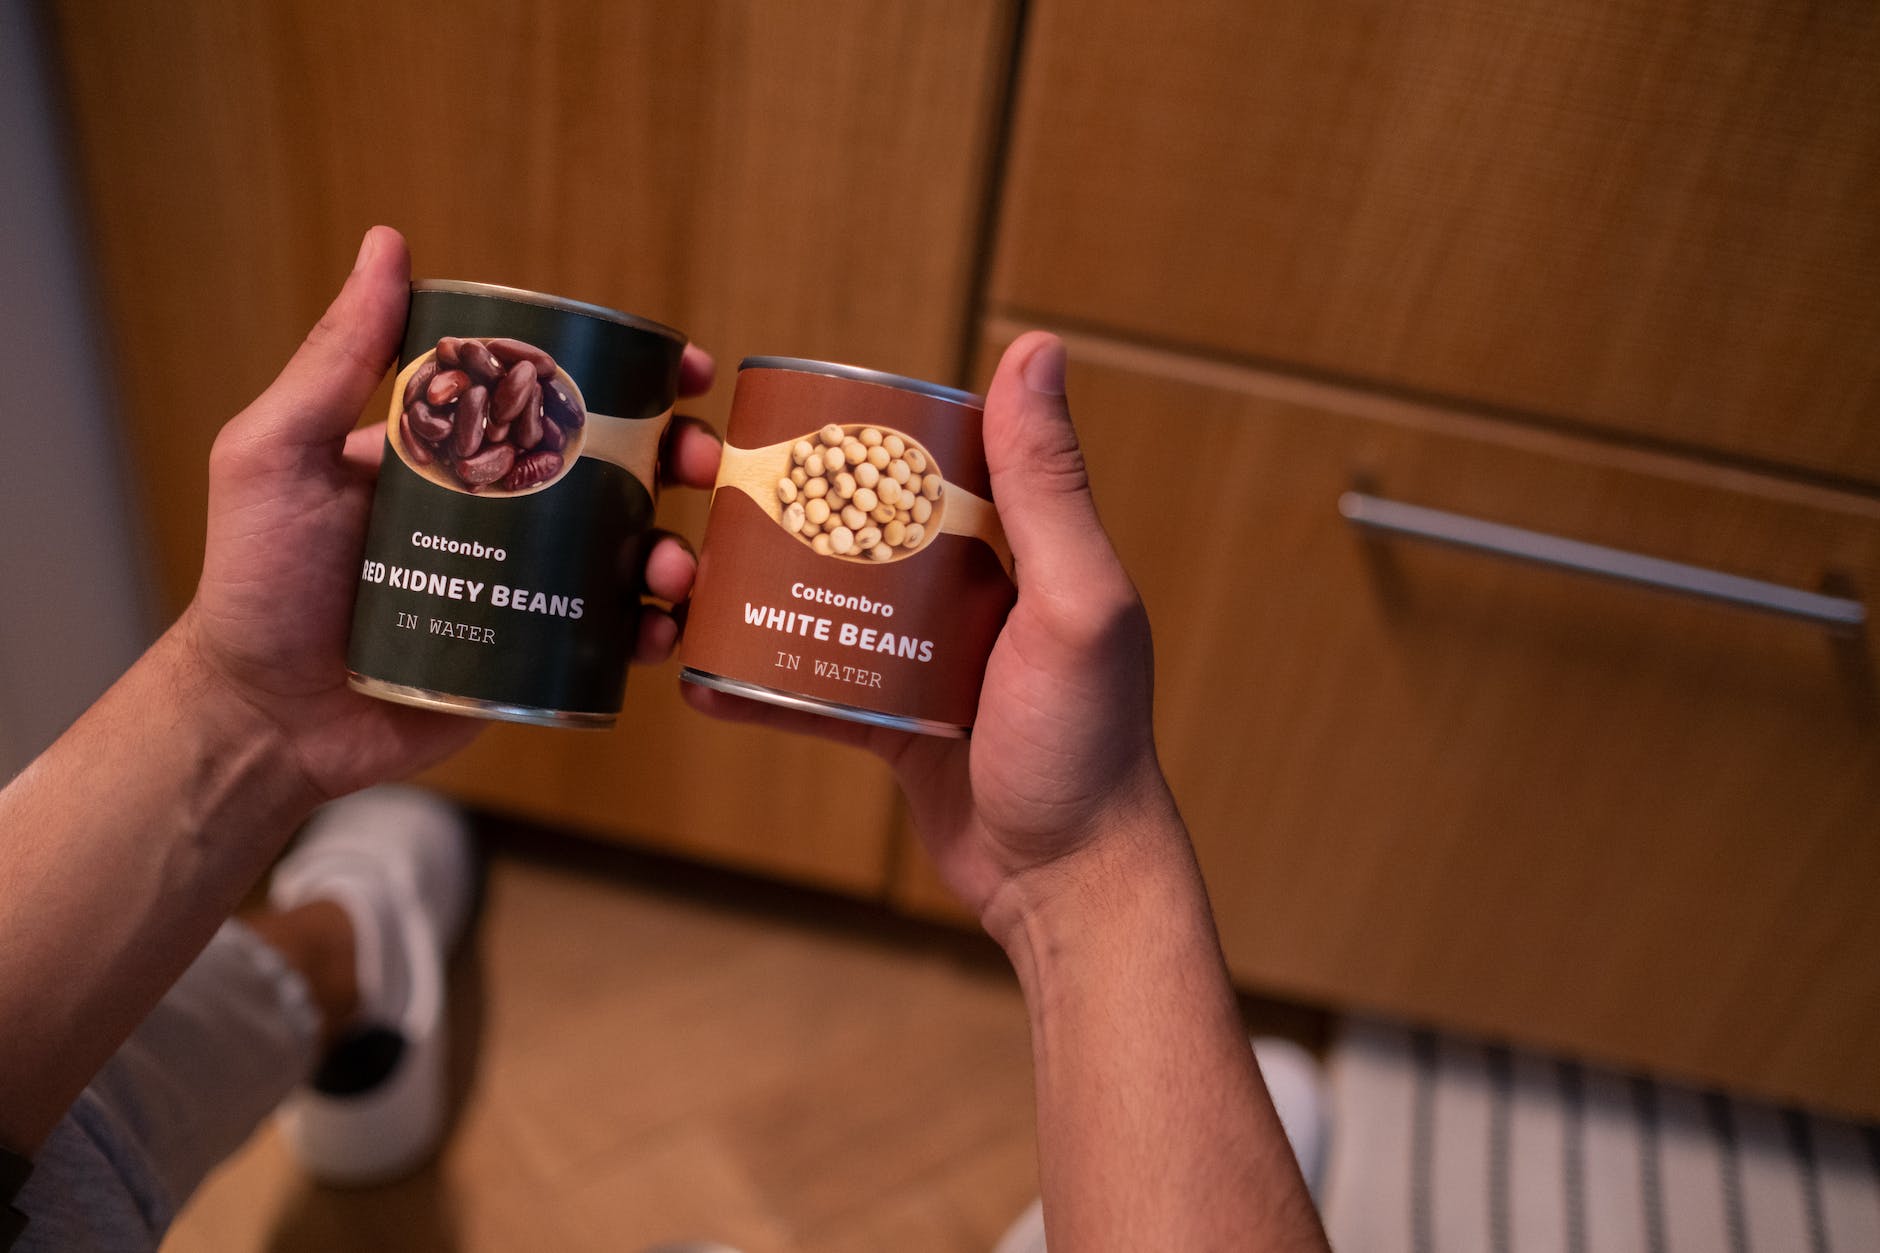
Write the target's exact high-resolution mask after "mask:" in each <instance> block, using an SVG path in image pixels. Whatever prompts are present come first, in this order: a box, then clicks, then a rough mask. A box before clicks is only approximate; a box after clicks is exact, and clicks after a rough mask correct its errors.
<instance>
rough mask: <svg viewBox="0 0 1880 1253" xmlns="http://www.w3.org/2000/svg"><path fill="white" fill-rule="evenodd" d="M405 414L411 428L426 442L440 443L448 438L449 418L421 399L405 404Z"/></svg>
mask: <svg viewBox="0 0 1880 1253" xmlns="http://www.w3.org/2000/svg"><path fill="white" fill-rule="evenodd" d="M405 416H406V417H407V418H410V419H411V429H412V430H413V431H415V432H416V433H417V435H418V438H419V439H422V440H424V441H426V442H427V443H432V444H436V443H441V442H442V441H443V440H446V439H448V438H450V433H451V429H452V426H453V423H452V422H451V420H450V419H449V418H448V417H446V416H444V415H443V414H441V413H439V412H438V411H437V410H435V409H433V408H431V406H430V405H428V404H426V403H425V402H424V401H422V400H414V401H412V402H411V404H409V405H408V406H406V408H405Z"/></svg>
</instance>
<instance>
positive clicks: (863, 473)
mask: <svg viewBox="0 0 1880 1253" xmlns="http://www.w3.org/2000/svg"><path fill="white" fill-rule="evenodd" d="M855 481H856V482H857V483H860V484H861V485H862V486H863V487H873V486H874V485H875V484H877V483H879V482H881V467H879V466H874V465H870V464H869V463H868V462H866V461H864V462H862V464H860V465H858V466H856V467H855Z"/></svg>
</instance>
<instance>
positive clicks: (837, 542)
mask: <svg viewBox="0 0 1880 1253" xmlns="http://www.w3.org/2000/svg"><path fill="white" fill-rule="evenodd" d="M829 547H830V549H831V550H832V551H834V552H836V553H838V554H840V553H846V552H848V551H849V550H850V549H852V548H854V547H855V532H853V531H851V530H849V528H847V527H846V526H839V527H837V528H836V529H835V530H833V531H831V532H829Z"/></svg>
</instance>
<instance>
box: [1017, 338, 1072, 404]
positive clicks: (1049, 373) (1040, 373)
mask: <svg viewBox="0 0 1880 1253" xmlns="http://www.w3.org/2000/svg"><path fill="white" fill-rule="evenodd" d="M1025 386H1027V387H1029V388H1031V390H1033V391H1034V392H1037V393H1039V394H1040V395H1044V396H1062V395H1063V394H1064V341H1063V340H1061V339H1056V338H1053V339H1050V340H1047V341H1046V342H1045V343H1044V344H1043V345H1041V346H1040V347H1039V348H1038V349H1037V350H1036V351H1035V352H1033V353H1032V354H1031V360H1029V361H1027V362H1026V363H1025Z"/></svg>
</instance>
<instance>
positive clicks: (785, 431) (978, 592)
mask: <svg viewBox="0 0 1880 1253" xmlns="http://www.w3.org/2000/svg"><path fill="white" fill-rule="evenodd" d="M984 410H985V402H984V400H983V399H982V398H980V397H978V396H975V395H973V394H972V393H971V392H965V391H960V390H958V389H956V388H951V387H944V386H941V385H940V384H937V383H927V382H923V381H921V380H919V379H911V378H904V377H902V376H900V375H896V374H884V373H882V372H880V371H877V370H868V369H862V368H860V367H857V366H850V365H840V364H837V363H835V362H829V361H807V360H803V359H800V358H794V357H747V358H745V359H744V361H742V362H741V363H740V364H739V366H738V383H737V391H736V393H735V394H734V396H733V397H732V403H731V417H730V421H729V423H728V424H727V427H726V431H725V436H726V443H725V452H724V461H723V462H722V464H721V466H720V468H719V472H718V481H717V484H716V487H715V489H714V491H713V493H712V505H711V513H710V515H709V517H708V518H707V520H706V524H705V539H704V543H703V545H702V546H701V548H700V550H699V568H698V578H697V581H696V583H695V584H694V587H693V592H692V604H691V608H690V611H689V613H688V615H687V619H686V630H685V637H684V639H683V641H682V642H681V644H680V661H681V665H682V669H681V670H680V676H681V677H682V678H684V679H686V680H687V681H689V682H692V683H697V684H701V685H703V686H706V687H712V688H717V689H719V690H721V691H727V692H733V693H736V694H738V695H740V696H748V697H751V698H753V699H756V700H761V701H768V702H770V703H772V704H778V705H785V706H789V707H792V708H796V709H806V710H809V711H811V712H814V713H819V714H826V715H829V716H831V717H836V718H846V719H849V720H851V721H855V722H864V723H871V724H874V725H878V726H888V727H895V728H898V729H901V730H905V731H917V732H921V733H924V734H928V735H949V736H964V735H967V734H968V733H969V732H970V730H971V728H972V725H973V719H974V716H975V714H976V712H977V710H978V707H979V688H980V684H981V682H982V681H983V680H984V678H985V671H986V661H987V658H988V657H990V656H991V653H992V646H993V643H994V642H995V641H996V640H997V638H998V634H999V629H1000V627H1001V626H1003V625H1004V622H1005V617H1006V614H1007V613H1009V612H1010V610H1011V608H1012V604H1013V602H1014V601H1015V600H1016V599H1017V596H1018V590H1017V585H1016V584H1015V582H1014V581H1013V577H1012V558H1011V550H1010V549H1009V548H1008V547H1007V545H1006V542H1005V533H1004V530H1003V529H1002V528H1001V527H1000V525H999V516H998V512H997V511H996V510H995V509H994V508H993V505H992V500H991V497H992V486H991V481H990V478H989V476H988V474H987V471H986V456H985V448H984V446H983V444H982V443H981V436H980V424H981V420H982V418H983V416H984Z"/></svg>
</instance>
